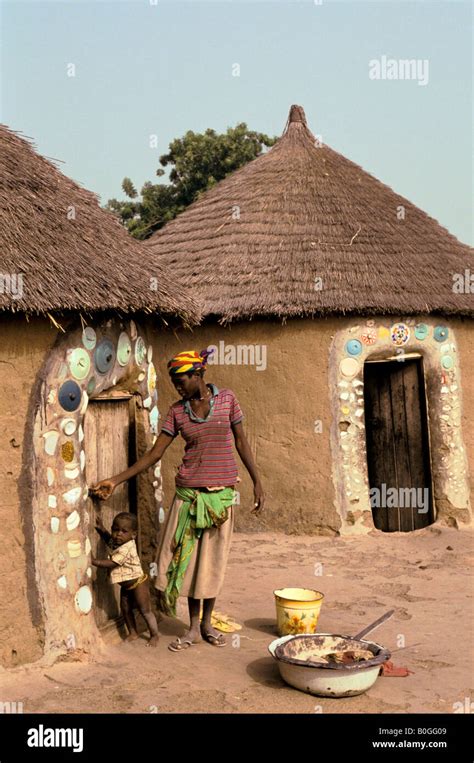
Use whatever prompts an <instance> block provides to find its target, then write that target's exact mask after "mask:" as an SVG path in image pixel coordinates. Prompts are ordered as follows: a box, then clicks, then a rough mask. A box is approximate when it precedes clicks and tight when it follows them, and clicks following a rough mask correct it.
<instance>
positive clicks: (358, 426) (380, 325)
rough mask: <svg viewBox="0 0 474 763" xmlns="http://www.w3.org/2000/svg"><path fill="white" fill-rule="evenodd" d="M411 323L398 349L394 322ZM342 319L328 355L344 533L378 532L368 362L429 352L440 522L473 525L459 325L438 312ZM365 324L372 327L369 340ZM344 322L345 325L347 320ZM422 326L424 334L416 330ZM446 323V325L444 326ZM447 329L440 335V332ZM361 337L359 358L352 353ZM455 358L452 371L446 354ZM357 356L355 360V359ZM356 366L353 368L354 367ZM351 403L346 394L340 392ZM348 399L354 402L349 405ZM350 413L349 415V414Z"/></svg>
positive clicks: (435, 505) (341, 529)
mask: <svg viewBox="0 0 474 763" xmlns="http://www.w3.org/2000/svg"><path fill="white" fill-rule="evenodd" d="M403 321H405V323H404V325H405V326H406V327H407V328H408V331H407V334H408V340H407V341H406V343H404V346H403V347H402V348H400V347H397V346H395V344H394V340H393V338H392V333H391V326H393V325H394V324H397V323H399V322H403ZM354 323H355V321H354V320H353V319H352V320H351V319H347V320H345V321H344V322H343V321H342V320H341V324H343V327H342V328H341V329H340V330H339V331H336V332H335V334H334V337H333V340H332V344H331V348H330V353H329V374H328V376H329V399H330V405H331V411H332V422H331V433H330V443H331V451H332V477H333V484H334V491H335V509H336V512H337V514H338V518H339V526H338V531H339V533H340V534H342V535H359V534H367V533H369V532H372V531H374V530H375V527H374V523H373V517H372V508H371V505H370V499H369V481H368V468H367V453H366V442H365V427H364V424H363V421H361V419H362V418H363V415H364V410H365V409H364V404H363V400H362V402H361V398H363V388H364V383H363V368H364V363H365V362H366V361H367V360H369V359H370V360H379V361H383V360H384V359H387V358H389V357H391V358H393V359H396V358H400V355H401V354H403V355H406V357H407V358H408V357H410V355H411V354H412V353H417V354H420V355H421V356H422V357H423V367H424V383H425V396H426V403H427V415H428V437H429V444H430V453H431V466H432V469H431V479H432V491H433V493H432V494H433V499H434V500H433V510H434V512H435V522H434V524H440V523H447V524H452V522H453V519H454V520H456V521H457V522H459V523H461V524H466V525H469V524H473V513H472V509H471V504H470V483H469V474H468V464H467V454H466V449H465V446H464V440H463V436H462V418H461V416H462V400H461V389H462V383H461V371H460V366H459V353H458V348H457V342H456V335H455V330H454V329H453V328H452V327H451V326H450V324H449V321H447V320H445V319H439V318H438V319H437V318H436V317H426V316H417V317H410V318H408V319H403V318H400V319H396V318H394V317H393V318H392V317H390V316H380V317H376V318H370V319H368V320H365V319H364V317H363V316H360V317H359V319H358V322H357V325H353V324H354ZM364 323H365V324H366V326H367V327H368V331H369V334H370V332H372V337H370V336H369V340H368V341H363V340H364V338H365V337H366V334H365V333H364V336H363V330H364ZM344 324H345V325H344ZM421 324H422V325H423V328H424V332H423V335H422V336H421V337H420V338H417V336H416V335H415V327H416V326H417V325H421ZM440 324H441V325H440ZM440 328H444V329H445V331H444V332H442V335H441V337H440V335H439V333H438V334H437V336H438V339H437V338H436V329H438V332H439V329H440ZM354 339H358V340H359V341H358V343H356V349H358V352H357V353H356V354H357V358H353V357H352V356H351V353H350V352H349V350H348V346H349V349H350V350H352V349H353V347H354V344H349V343H350V342H352V341H353V340H354ZM445 354H446V355H449V356H450V366H449V370H444V368H445V367H444V366H443V364H442V362H441V361H442V358H443V357H444V355H445ZM349 358H351V360H350V363H348V362H347V361H348V359H349ZM348 366H349V368H348ZM345 392H347V393H348V394H347V396H346V395H344V400H343V399H341V394H343V393H345ZM345 400H347V403H345ZM346 411H347V412H346Z"/></svg>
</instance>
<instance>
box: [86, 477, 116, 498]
mask: <svg viewBox="0 0 474 763" xmlns="http://www.w3.org/2000/svg"><path fill="white" fill-rule="evenodd" d="M116 487H117V483H116V482H115V481H114V480H112V479H110V480H101V482H98V483H97V485H94V486H93V487H90V488H89V493H90V494H91V495H92V497H93V498H99V500H101V501H106V500H107V499H108V498H110V496H111V495H112V493H113V492H114V490H115V488H116Z"/></svg>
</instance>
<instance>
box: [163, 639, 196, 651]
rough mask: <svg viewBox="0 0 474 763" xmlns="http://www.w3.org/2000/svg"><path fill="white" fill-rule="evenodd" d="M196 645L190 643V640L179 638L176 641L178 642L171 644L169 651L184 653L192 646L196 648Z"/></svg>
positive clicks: (193, 642) (192, 642) (194, 642)
mask: <svg viewBox="0 0 474 763" xmlns="http://www.w3.org/2000/svg"><path fill="white" fill-rule="evenodd" d="M195 644H196V641H190V639H188V638H185V639H182V640H181V639H180V638H179V636H178V638H177V639H176V641H173V642H172V643H171V644H168V649H169V650H170V652H182V651H183V649H189V647H190V646H194V645H195Z"/></svg>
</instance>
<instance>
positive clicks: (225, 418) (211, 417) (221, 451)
mask: <svg viewBox="0 0 474 763" xmlns="http://www.w3.org/2000/svg"><path fill="white" fill-rule="evenodd" d="M209 386H210V387H211V388H212V393H213V395H212V397H213V403H212V405H211V410H210V411H209V414H208V416H207V418H206V419H204V420H203V419H199V418H198V417H197V416H196V415H195V414H194V412H193V411H192V409H191V406H190V404H189V403H188V404H187V405H186V402H185V401H184V400H179V401H178V402H177V403H174V404H173V405H172V406H171V408H170V409H169V411H168V414H167V416H166V419H165V423H164V424H163V426H162V430H161V431H162V432H166V433H167V434H169V435H171V436H172V437H176V436H177V435H178V434H181V436H182V437H183V438H184V440H185V441H186V446H185V449H184V456H183V461H182V464H181V466H180V467H179V470H178V474H177V476H176V484H177V485H180V486H181V487H217V486H218V485H222V486H223V487H229V486H231V485H234V484H235V482H236V480H237V477H238V469H237V463H236V460H235V458H234V451H233V447H232V446H233V435H232V429H231V424H237V423H238V422H239V421H242V419H243V418H244V416H243V413H242V410H241V408H240V405H239V403H238V400H237V398H236V397H235V395H234V393H233V392H232V390H231V389H218V388H217V387H216V385H215V384H210V385H209Z"/></svg>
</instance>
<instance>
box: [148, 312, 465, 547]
mask: <svg viewBox="0 0 474 763" xmlns="http://www.w3.org/2000/svg"><path fill="white" fill-rule="evenodd" d="M394 321H395V318H394ZM359 322H360V321H359V320H354V318H347V319H346V318H329V319H316V320H310V319H304V320H291V321H288V322H287V323H286V324H284V325H281V324H280V323H277V322H273V321H268V322H267V321H252V322H249V323H239V324H236V325H234V326H231V327H226V328H223V327H220V326H218V325H217V324H212V325H210V324H207V325H204V326H201V327H199V328H197V329H194V330H193V331H192V332H189V331H184V330H178V331H176V330H175V331H174V332H173V333H172V332H163V331H162V330H161V329H160V331H159V332H158V331H157V330H156V329H150V331H151V333H150V334H149V341H151V342H152V344H153V346H154V360H155V365H156V367H157V370H158V374H159V377H158V385H159V389H160V401H159V409H160V414H161V416H162V417H164V416H165V415H166V411H167V409H168V407H169V405H170V404H171V403H172V402H174V401H175V400H176V399H177V397H176V393H175V391H174V388H173V386H172V385H171V383H170V382H169V379H168V375H167V371H166V362H167V360H168V359H169V358H170V357H171V356H172V355H174V354H175V353H176V352H179V351H181V350H186V349H190V348H193V349H197V350H200V349H202V348H204V347H206V346H208V345H211V344H212V345H217V346H218V347H219V348H221V345H220V343H221V342H223V343H224V350H223V351H221V350H220V349H219V360H220V362H219V364H213V365H209V367H208V370H207V373H206V379H207V381H212V382H214V383H215V384H217V386H218V387H230V388H232V389H233V390H234V392H235V393H236V395H237V398H238V399H239V402H240V404H241V406H242V408H243V411H244V414H245V420H244V426H245V431H246V433H247V437H248V440H249V442H250V446H251V448H252V451H253V453H254V455H255V457H256V461H257V466H258V469H259V472H260V475H261V478H262V481H263V484H264V489H265V492H266V496H267V510H266V512H265V518H263V517H262V519H256V518H255V517H254V516H252V515H251V514H250V513H249V512H250V509H251V507H252V504H253V498H252V483H251V480H250V478H249V476H248V474H247V472H246V470H245V467H244V466H243V465H242V464H240V469H239V473H240V476H241V478H242V482H241V483H240V484H239V485H238V486H237V488H238V490H239V492H240V507H239V508H238V511H237V524H236V526H237V529H238V530H241V531H246V532H252V531H260V530H263V529H269V530H280V531H283V532H286V533H318V534H327V535H331V534H334V533H336V532H339V531H340V530H341V519H340V515H339V513H338V511H337V509H336V496H335V490H334V485H333V482H332V460H331V459H332V455H331V447H330V431H331V418H332V413H331V406H330V394H329V393H330V390H329V385H330V382H329V373H328V362H329V354H330V348H331V343H332V340H333V338H334V335H335V334H336V332H337V331H339V330H341V329H343V328H348V327H350V326H352V325H354V324H355V323H359ZM391 322H392V321H391V320H390V319H387V323H388V325H390V323H391ZM439 322H440V323H442V324H444V325H446V326H449V327H450V328H451V329H452V330H454V331H455V332H456V339H457V343H458V352H459V363H460V371H461V381H462V387H463V390H462V429H463V435H464V442H465V446H466V451H467V455H468V462H469V473H470V484H471V488H472V484H473V474H474V428H473V427H472V425H470V421H469V419H470V415H471V413H470V412H471V411H472V410H473V408H474V383H473V377H474V373H473V372H474V352H473V350H472V347H473V335H474V331H473V329H474V322H473V321H472V320H468V319H455V320H447V319H446V320H445V319H441V318H440V321H439ZM229 345H233V346H234V347H238V346H239V345H241V346H242V345H243V346H252V345H253V346H256V345H258V346H261V347H264V348H266V349H265V352H266V356H265V363H262V362H261V363H260V367H261V368H262V370H257V362H255V363H254V364H249V363H247V364H246V363H244V362H241V363H240V364H239V363H238V362H234V361H236V360H238V352H237V353H236V356H235V358H232V353H231V351H230V350H228V347H229ZM226 348H227V349H226ZM226 353H227V359H228V361H229V362H228V364H227V363H226ZM257 355H258V353H254V360H256V359H257ZM263 355H264V353H263V352H262V353H261V355H260V356H259V357H258V360H261V359H262V357H263ZM250 356H251V355H250ZM240 357H241V360H242V358H243V357H244V354H243V353H241V356H240ZM247 357H249V354H248V353H247ZM182 453H183V444H182V440H177V441H175V442H174V443H173V444H172V445H171V447H170V448H169V450H168V451H167V453H166V455H165V458H164V461H163V489H164V495H165V506H169V504H170V502H171V499H172V495H173V486H174V476H175V473H176V470H177V468H178V466H179V463H180V459H181V456H182ZM237 459H238V456H237ZM239 463H240V461H239ZM447 508H448V509H449V507H447ZM444 514H445V515H446V512H444Z"/></svg>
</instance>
